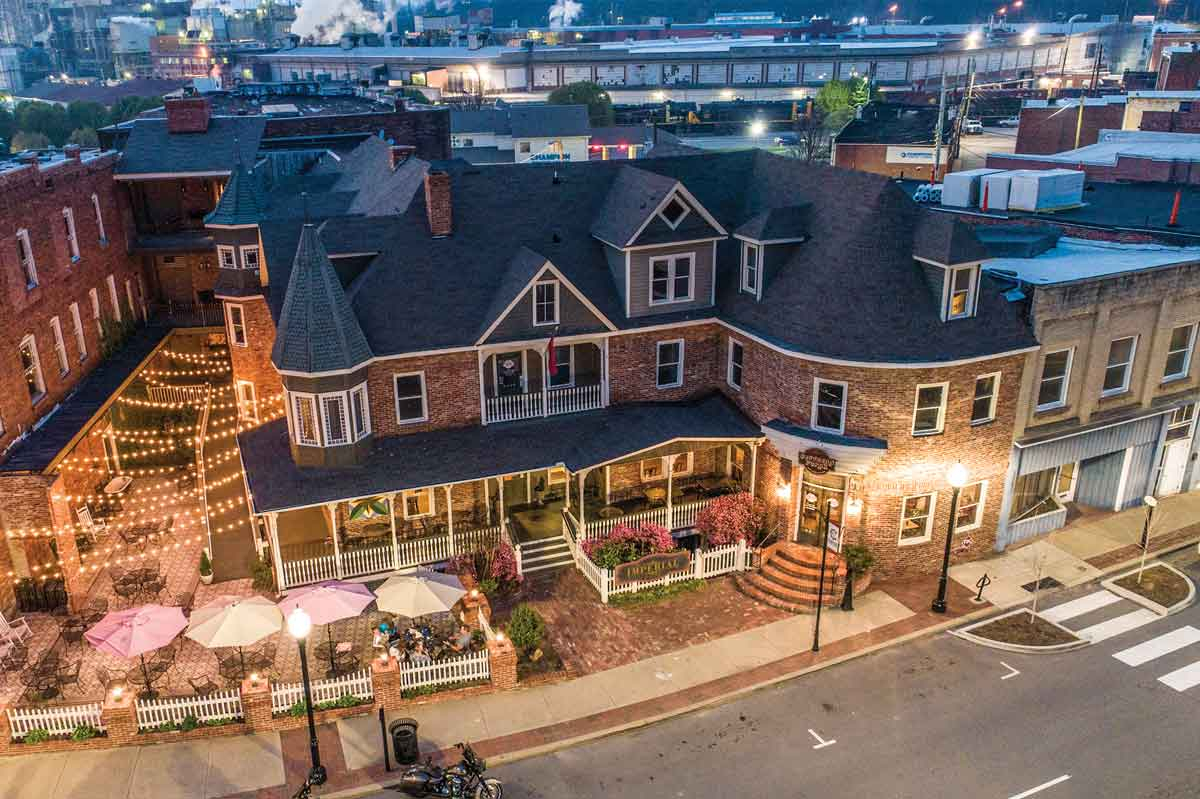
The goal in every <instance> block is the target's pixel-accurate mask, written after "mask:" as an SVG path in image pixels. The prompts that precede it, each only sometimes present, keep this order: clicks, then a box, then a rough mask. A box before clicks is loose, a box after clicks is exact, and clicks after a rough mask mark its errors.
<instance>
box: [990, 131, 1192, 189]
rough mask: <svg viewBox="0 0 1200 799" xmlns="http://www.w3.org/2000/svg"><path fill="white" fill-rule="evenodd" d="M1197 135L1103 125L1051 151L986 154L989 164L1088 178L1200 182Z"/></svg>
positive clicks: (1094, 180) (1113, 180) (1122, 180)
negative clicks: (1085, 138) (1077, 143)
mask: <svg viewBox="0 0 1200 799" xmlns="http://www.w3.org/2000/svg"><path fill="white" fill-rule="evenodd" d="M1197 162H1200V137H1196V136H1194V135H1192V134H1190V133H1180V132H1175V133H1167V132H1159V131H1141V130H1104V131H1101V132H1100V140H1099V141H1097V142H1096V143H1095V144H1090V145H1087V146H1086V147H1080V148H1079V149H1074V150H1066V151H1063V152H1059V153H1054V154H1051V155H1020V154H1017V153H989V154H988V157H987V166H988V168H989V169H1075V170H1080V171H1083V172H1085V173H1086V174H1087V180H1088V181H1089V182H1099V183H1116V182H1131V183H1150V184H1175V185H1180V186H1195V185H1197V184H1200V169H1197V166H1196V165H1197Z"/></svg>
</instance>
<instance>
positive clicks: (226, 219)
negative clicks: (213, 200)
mask: <svg viewBox="0 0 1200 799" xmlns="http://www.w3.org/2000/svg"><path fill="white" fill-rule="evenodd" d="M265 207H266V202H265V201H264V200H263V197H262V193H261V192H260V191H259V186H258V181H257V180H255V179H254V177H253V176H252V175H251V174H250V173H249V172H247V171H246V167H245V165H244V164H243V163H242V161H240V160H239V161H238V162H237V165H236V166H235V167H234V170H233V174H232V175H230V177H229V180H228V181H227V182H226V183H225V189H224V191H222V192H221V199H220V201H219V202H218V203H217V207H216V208H214V209H213V210H212V211H211V212H210V213H209V214H208V216H206V217H204V224H206V225H230V226H233V225H257V224H258V221H259V220H260V219H262V216H263V209H264V208H265Z"/></svg>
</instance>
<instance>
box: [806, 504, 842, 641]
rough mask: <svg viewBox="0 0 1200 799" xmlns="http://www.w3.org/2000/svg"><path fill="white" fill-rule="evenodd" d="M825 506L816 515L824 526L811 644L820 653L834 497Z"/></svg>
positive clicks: (835, 505) (834, 505) (834, 506)
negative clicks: (822, 510)
mask: <svg viewBox="0 0 1200 799" xmlns="http://www.w3.org/2000/svg"><path fill="white" fill-rule="evenodd" d="M825 504H826V505H827V507H826V509H825V512H824V513H821V511H820V509H818V510H817V513H818V514H820V516H821V518H822V520H823V521H824V522H825V524H824V534H823V535H822V536H821V573H820V576H819V577H818V578H817V618H816V620H815V621H814V622H813V644H812V651H814V652H820V651H821V605H823V604H825V556H826V555H827V554H828V553H829V514H830V513H832V512H833V509H834V508H836V507H837V506H838V501H837V500H836V499H835V498H834V497H830V498H829V499H828V500H826V503H825Z"/></svg>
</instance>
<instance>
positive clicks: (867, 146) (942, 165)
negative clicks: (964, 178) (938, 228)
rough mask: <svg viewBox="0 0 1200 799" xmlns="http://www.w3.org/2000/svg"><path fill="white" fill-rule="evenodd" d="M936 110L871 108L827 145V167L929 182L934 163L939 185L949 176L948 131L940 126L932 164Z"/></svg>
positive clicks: (876, 104) (947, 126)
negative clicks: (939, 141) (829, 156)
mask: <svg viewBox="0 0 1200 799" xmlns="http://www.w3.org/2000/svg"><path fill="white" fill-rule="evenodd" d="M937 118H938V112H937V108H936V107H934V108H928V107H925V106H904V105H898V104H895V103H884V102H878V101H876V102H871V103H868V104H867V105H866V106H864V107H863V108H862V109H860V111H859V116H858V117H857V118H856V119H852V120H850V122H849V123H847V125H846V126H845V127H844V128H842V130H841V131H839V132H838V134H837V135H836V136H834V139H833V155H832V163H833V165H834V166H840V167H843V168H845V169H857V170H859V171H860V172H871V173H874V174H876V175H887V176H888V177H894V178H916V179H924V180H929V179H930V177H931V174H932V172H933V166H934V161H935V160H936V161H937V163H938V173H937V176H936V177H935V179H936V180H940V179H941V178H942V176H943V175H945V174H946V172H947V171H948V170H949V167H950V165H949V163H947V162H948V161H949V160H950V153H951V152H952V148H951V146H950V143H951V138H952V135H951V134H952V133H953V129H954V128H953V125H952V124H951V123H950V121H949V120H946V121H945V123H944V124H943V130H942V152H941V154H940V155H938V156H937V157H936V158H935V153H934V147H933V143H934V140H935V138H936V129H937Z"/></svg>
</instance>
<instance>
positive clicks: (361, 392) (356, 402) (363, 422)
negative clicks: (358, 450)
mask: <svg viewBox="0 0 1200 799" xmlns="http://www.w3.org/2000/svg"><path fill="white" fill-rule="evenodd" d="M350 432H351V433H353V434H354V440H355V441H359V440H361V439H362V438H364V437H365V436H367V435H368V434H369V433H370V432H371V409H370V407H369V405H368V404H367V387H366V386H358V387H357V388H352V389H350Z"/></svg>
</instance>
